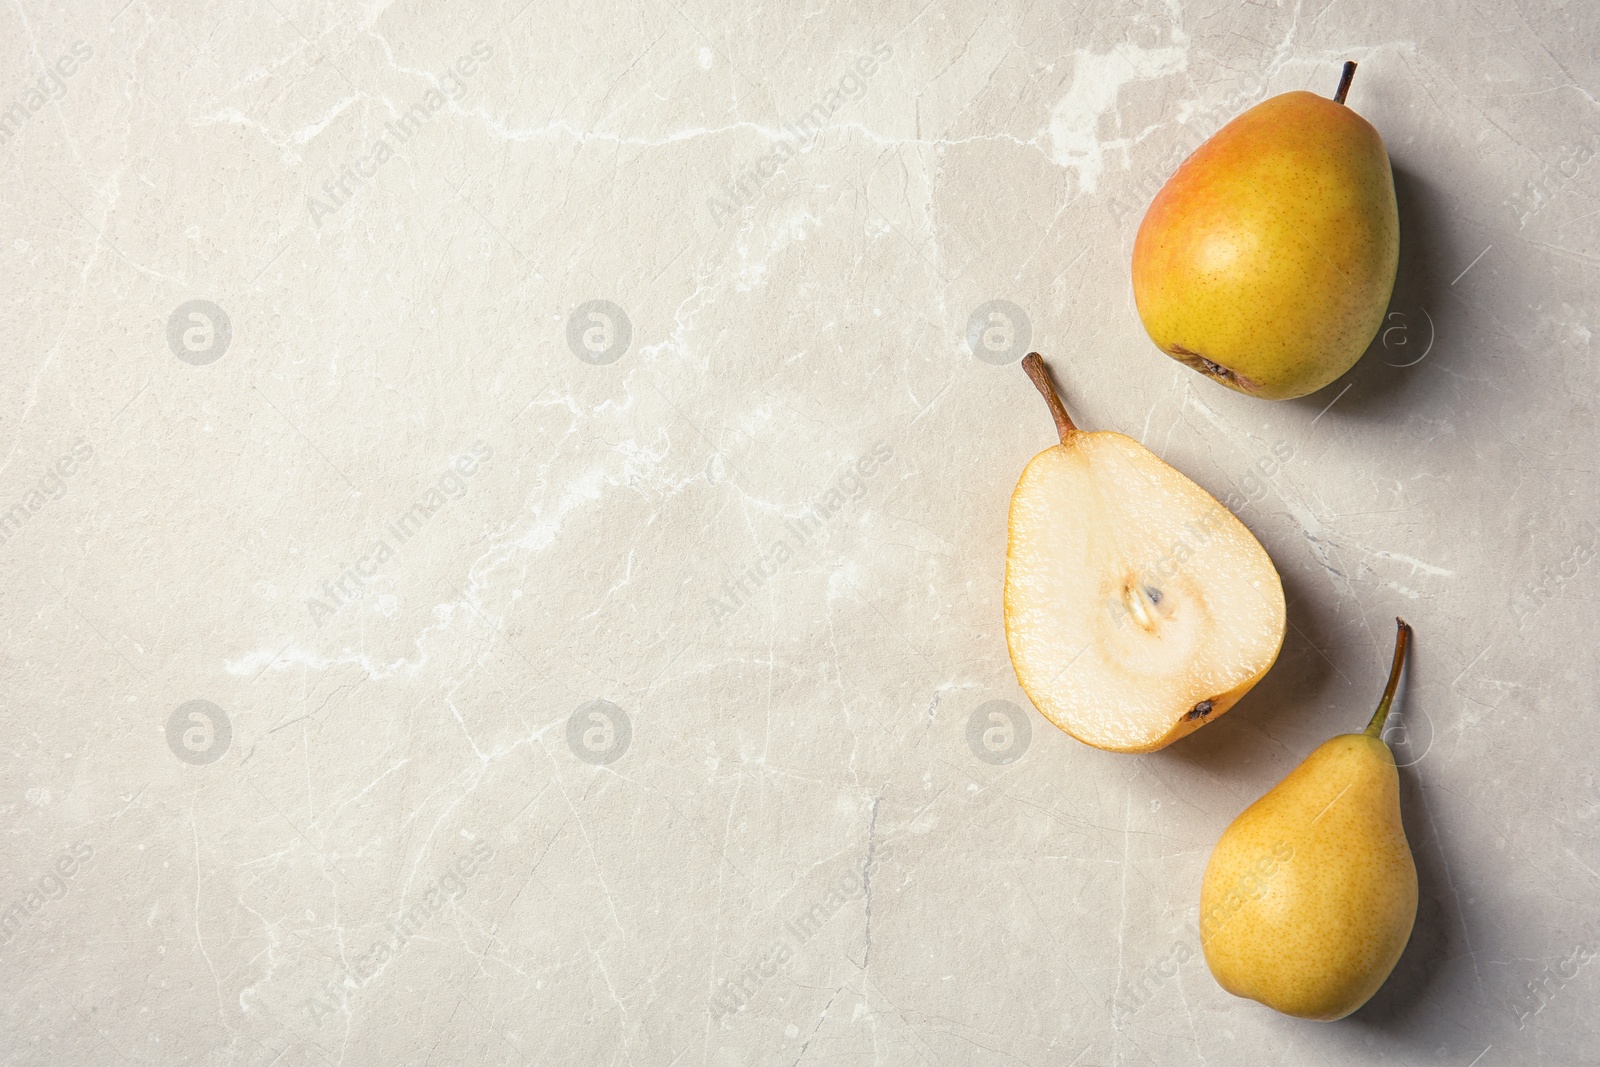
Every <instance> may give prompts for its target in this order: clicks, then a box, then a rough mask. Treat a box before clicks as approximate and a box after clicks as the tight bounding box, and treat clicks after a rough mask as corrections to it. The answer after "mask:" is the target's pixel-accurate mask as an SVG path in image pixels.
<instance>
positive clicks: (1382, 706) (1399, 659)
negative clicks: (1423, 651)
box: [1366, 619, 1411, 737]
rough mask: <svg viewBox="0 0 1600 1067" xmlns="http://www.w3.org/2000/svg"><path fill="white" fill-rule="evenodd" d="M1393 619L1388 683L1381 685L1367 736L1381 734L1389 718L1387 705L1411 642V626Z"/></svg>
mask: <svg viewBox="0 0 1600 1067" xmlns="http://www.w3.org/2000/svg"><path fill="white" fill-rule="evenodd" d="M1394 621H1395V625H1396V627H1397V629H1396V631H1395V635H1394V664H1393V666H1391V667H1390V668H1389V684H1388V685H1386V686H1384V687H1383V699H1382V700H1380V701H1378V710H1377V711H1375V712H1373V713H1372V721H1371V722H1369V723H1367V729H1366V734H1367V736H1368V737H1382V736H1383V724H1384V722H1385V721H1386V720H1387V719H1388V718H1389V705H1390V704H1392V703H1394V691H1395V687H1397V686H1398V685H1399V684H1400V668H1401V667H1403V666H1405V662H1406V646H1407V645H1409V644H1411V627H1409V626H1407V625H1406V620H1404V619H1395V620H1394Z"/></svg>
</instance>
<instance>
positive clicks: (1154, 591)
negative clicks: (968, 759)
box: [1005, 352, 1285, 752]
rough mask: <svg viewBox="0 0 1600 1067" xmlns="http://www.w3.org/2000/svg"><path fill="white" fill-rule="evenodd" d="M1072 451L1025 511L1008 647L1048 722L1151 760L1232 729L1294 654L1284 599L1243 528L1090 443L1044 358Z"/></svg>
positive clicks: (1030, 491)
mask: <svg viewBox="0 0 1600 1067" xmlns="http://www.w3.org/2000/svg"><path fill="white" fill-rule="evenodd" d="M1022 365H1023V369H1024V370H1026V371H1027V373H1028V376H1029V378H1031V379H1032V380H1033V383H1034V384H1035V385H1036V386H1037V387H1038V388H1039V391H1040V392H1041V393H1042V394H1043V395H1044V397H1045V401H1046V403H1048V404H1049V405H1050V412H1051V415H1052V416H1053V417H1054V419H1055V422H1056V429H1057V431H1058V432H1059V433H1060V436H1061V443H1060V444H1058V445H1055V446H1053V447H1051V448H1047V449H1045V450H1044V451H1043V452H1040V453H1039V454H1038V455H1037V456H1035V457H1034V458H1033V460H1032V461H1031V462H1029V464H1028V466H1027V469H1026V470H1024V471H1023V472H1022V477H1021V478H1020V479H1019V480H1018V482H1017V488H1016V490H1015V491H1014V492H1013V493H1012V495H1011V514H1010V521H1009V525H1008V533H1007V545H1006V584H1005V619H1006V644H1007V645H1008V647H1009V648H1010V651H1011V663H1012V666H1013V667H1014V668H1015V669H1016V672H1017V681H1018V682H1020V683H1021V685H1022V688H1023V690H1024V691H1025V692H1026V693H1027V694H1028V699H1030V700H1031V701H1033V705H1034V707H1036V708H1038V709H1039V711H1040V713H1041V714H1043V715H1044V717H1045V718H1047V719H1049V720H1050V721H1051V722H1053V723H1055V724H1056V725H1057V726H1059V727H1060V728H1061V729H1063V730H1065V731H1066V732H1067V733H1069V734H1071V735H1072V736H1073V737H1076V738H1077V739H1078V740H1080V741H1082V742H1084V743H1085V744H1089V745H1093V746H1095V747H1096V748H1104V749H1109V750H1111V751H1114V752H1149V751H1153V750H1155V749H1158V748H1163V747H1165V746H1166V745H1169V744H1171V743H1172V742H1173V741H1176V740H1177V739H1178V738H1180V737H1183V736H1184V735H1185V734H1189V733H1192V732H1193V731H1195V730H1198V729H1199V728H1200V727H1202V726H1204V725H1205V724H1206V723H1208V722H1212V721H1214V720H1215V719H1216V718H1217V717H1218V716H1220V715H1222V714H1223V713H1224V712H1226V711H1227V710H1228V709H1229V708H1231V707H1232V706H1233V705H1234V703H1236V702H1237V701H1238V700H1239V698H1240V697H1242V696H1244V694H1245V693H1247V692H1249V691H1250V688H1251V687H1252V686H1253V685H1255V684H1256V682H1258V681H1259V680H1260V679H1261V677H1262V676H1263V675H1264V674H1266V673H1267V669H1268V668H1270V667H1271V666H1272V663H1273V661H1274V660H1276V659H1277V657H1278V651H1279V649H1281V648H1282V647H1283V631H1284V621H1285V616H1284V603H1283V586H1282V584H1281V583H1280V582H1279V580H1278V572H1277V570H1276V569H1275V568H1274V567H1273V565H1272V560H1271V559H1270V558H1268V556H1267V553H1266V550H1265V549H1263V548H1262V547H1261V544H1260V542H1258V541H1257V540H1256V539H1255V537H1254V536H1252V535H1251V533H1250V531H1249V530H1247V529H1245V527H1244V524H1243V523H1241V522H1240V521H1239V520H1238V519H1236V518H1234V516H1233V514H1232V513H1231V512H1229V511H1228V509H1226V508H1224V507H1223V506H1222V505H1221V504H1220V503H1218V502H1217V500H1216V499H1215V498H1214V497H1212V496H1211V494H1209V493H1207V492H1206V491H1205V490H1204V489H1202V488H1200V487H1199V486H1198V485H1196V484H1195V483H1194V482H1192V481H1190V480H1189V479H1188V478H1185V477H1184V476H1183V475H1182V474H1179V473H1178V472H1177V471H1176V470H1174V469H1173V468H1172V467H1170V466H1168V465H1167V464H1166V463H1163V462H1162V461H1161V460H1160V459H1158V458H1157V457H1156V456H1155V455H1154V453H1152V452H1150V450H1149V449H1147V448H1145V447H1144V446H1143V445H1141V444H1139V443H1138V442H1137V441H1134V440H1133V439H1131V438H1129V437H1125V436H1123V435H1122V434H1119V433H1110V432H1105V431H1101V432H1095V433H1090V432H1086V431H1083V430H1079V429H1078V428H1077V427H1076V426H1074V425H1073V423H1072V419H1071V418H1070V417H1069V416H1068V415H1067V412H1066V408H1065V407H1063V406H1062V404H1061V399H1060V397H1058V396H1057V395H1056V392H1055V388H1054V386H1052V385H1051V383H1050V378H1049V371H1048V370H1047V369H1046V367H1045V364H1044V360H1043V359H1041V358H1040V356H1039V354H1038V353H1037V352H1035V353H1031V354H1030V355H1029V356H1028V357H1027V358H1026V359H1024V360H1023V361H1022Z"/></svg>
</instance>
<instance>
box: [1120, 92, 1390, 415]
mask: <svg viewBox="0 0 1600 1067" xmlns="http://www.w3.org/2000/svg"><path fill="white" fill-rule="evenodd" d="M1355 66H1356V65H1355V64H1354V63H1346V64H1345V70H1344V77H1343V78H1342V79H1341V80H1340V83H1339V91H1338V93H1337V94H1336V95H1335V96H1334V98H1333V99H1332V100H1328V99H1325V98H1324V97H1320V96H1317V95H1316V94H1315V93H1308V92H1292V93H1284V94H1283V95H1281V96H1275V97H1273V98H1272V99H1270V100H1267V101H1265V102H1263V103H1261V104H1257V105H1256V106H1255V107H1253V108H1251V109H1250V110H1249V111H1246V112H1245V113H1244V114H1243V115H1240V116H1239V117H1238V118H1236V119H1234V120H1233V121H1232V122H1230V123H1228V124H1227V125H1226V126H1224V127H1223V128H1222V129H1220V130H1218V131H1217V132H1216V134H1214V135H1213V136H1212V137H1211V139H1210V140H1209V141H1207V142H1206V143H1205V144H1203V145H1201V146H1200V147H1199V148H1198V149H1196V150H1195V152H1194V154H1193V155H1191V156H1190V157H1189V158H1188V159H1187V160H1185V161H1184V163H1183V165H1182V166H1181V167H1179V168H1178V171H1177V173H1175V174H1174V175H1173V176H1172V177H1171V179H1169V180H1168V182H1167V184H1166V185H1164V186H1162V188H1161V191H1160V192H1159V193H1157V194H1156V197H1155V199H1154V200H1153V201H1152V202H1151V204H1150V208H1149V210H1148V211H1147V212H1146V213H1145V217H1144V221H1143V222H1142V223H1140V225H1139V234H1138V237H1137V238H1135V240H1134V245H1133V296H1134V302H1135V303H1136V304H1137V305H1138V308H1139V317H1140V319H1142V320H1143V321H1144V328H1145V331H1146V332H1147V333H1149V335H1150V339H1151V340H1153V341H1154V342H1155V343H1156V346H1157V347H1158V348H1160V349H1161V350H1162V351H1163V352H1165V353H1167V354H1168V355H1170V356H1172V357H1173V358H1174V359H1176V360H1179V361H1180V362H1183V363H1185V364H1187V365H1188V366H1190V367H1193V368H1194V369H1195V370H1197V371H1200V372H1201V373H1202V374H1205V375H1207V376H1209V377H1211V378H1214V379H1216V380H1217V381H1219V382H1221V383H1222V384H1223V385H1226V386H1228V387H1229V388H1230V389H1237V390H1238V391H1239V392H1241V393H1249V394H1251V395H1252V396H1259V397H1264V398H1266V399H1268V400H1284V399H1287V398H1289V397H1296V396H1304V395H1305V394H1306V393H1310V392H1313V391H1315V390H1317V389H1321V388H1322V387H1323V386H1325V385H1327V384H1328V383H1329V382H1331V381H1333V380H1334V379H1335V378H1338V377H1339V376H1340V375H1341V374H1343V373H1344V372H1345V371H1347V370H1349V369H1350V368H1351V367H1352V366H1353V365H1354V364H1355V362H1356V360H1358V359H1360V358H1361V353H1362V352H1363V351H1365V350H1366V347H1367V345H1368V344H1370V343H1371V342H1372V338H1373V335H1374V334H1376V333H1377V332H1378V326H1379V325H1380V324H1381V323H1382V321H1383V315H1384V311H1385V310H1386V309H1387V307H1388V304H1389V297H1390V294H1391V293H1392V292H1393V290H1394V276H1395V268H1396V266H1397V265H1398V263H1399V256H1400V220H1399V214H1398V212H1397V211H1396V209H1395V199H1394V178H1393V175H1392V174H1391V173H1390V171H1389V157H1388V155H1387V153H1385V151H1384V148H1383V139H1382V138H1381V137H1379V136H1378V131H1377V130H1375V129H1373V128H1372V125H1371V124H1370V123H1368V122H1367V121H1366V120H1365V119H1363V118H1362V117H1361V116H1360V115H1357V114H1356V113H1355V112H1354V111H1352V110H1351V109H1350V108H1348V107H1346V106H1345V104H1344V97H1345V93H1346V92H1347V91H1348V90H1349V87H1350V78H1351V76H1352V75H1353V74H1354V72H1355Z"/></svg>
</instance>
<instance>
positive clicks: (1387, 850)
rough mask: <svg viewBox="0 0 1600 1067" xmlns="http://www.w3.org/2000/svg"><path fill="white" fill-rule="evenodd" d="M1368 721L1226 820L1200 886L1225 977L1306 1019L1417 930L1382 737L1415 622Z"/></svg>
mask: <svg viewBox="0 0 1600 1067" xmlns="http://www.w3.org/2000/svg"><path fill="white" fill-rule="evenodd" d="M1395 621H1396V622H1397V623H1398V624H1399V633H1398V636H1397V637H1396V640H1395V650H1394V665H1393V667H1392V668H1391V670H1390V674H1389V684H1388V686H1387V687H1386V688H1385V690H1384V693H1383V700H1382V702H1381V703H1380V704H1379V705H1378V710H1377V712H1376V713H1375V714H1374V715H1373V717H1372V721H1371V723H1369V724H1368V726H1367V729H1366V731H1365V732H1363V733H1359V734H1341V735H1340V736H1338V737H1335V738H1333V739H1331V740H1329V741H1327V742H1324V743H1323V744H1322V746H1321V747H1319V748H1318V749H1317V750H1316V751H1315V752H1313V753H1311V755H1310V756H1308V757H1306V760H1305V762H1304V763H1302V764H1300V766H1299V767H1297V768H1295V770H1294V771H1293V772H1292V773H1290V775H1289V776H1288V777H1287V778H1285V779H1284V780H1283V781H1281V782H1279V783H1278V784H1277V785H1276V786H1274V787H1273V788H1272V790H1271V791H1270V792H1268V793H1267V794H1266V795H1265V796H1263V797H1262V798H1261V799H1260V800H1258V801H1256V802H1255V803H1254V804H1252V805H1250V806H1249V807H1248V808H1246V809H1245V810H1244V812H1243V813H1242V814H1240V815H1239V817H1238V818H1237V819H1235V820H1233V823H1232V824H1231V825H1230V826H1229V827H1228V829H1227V830H1226V831H1225V832H1224V833H1223V835H1222V839H1221V840H1220V841H1218V842H1217V847H1216V849H1215V850H1213V851H1212V853H1211V860H1210V862H1209V863H1207V865H1206V873H1205V879H1204V881H1203V882H1202V884H1201V888H1200V944H1201V946H1202V948H1203V949H1204V951H1205V957H1206V964H1207V965H1208V966H1209V967H1210V968H1211V973H1212V975H1213V976H1215V978H1216V980H1217V983H1218V984H1219V985H1221V986H1222V988H1224V989H1226V990H1227V991H1228V992H1230V993H1232V994H1234V995H1235V996H1240V997H1249V998H1250V999H1251V1000H1258V1001H1260V1002H1261V1003H1263V1004H1265V1005H1267V1006H1268V1007H1269V1008H1274V1009H1276V1010H1278V1011H1281V1012H1283V1013H1284V1014H1285V1015H1294V1016H1298V1017H1300V1018H1302V1019H1317V1020H1323V1021H1327V1020H1333V1019H1342V1018H1344V1017H1345V1016H1346V1015H1349V1014H1350V1013H1351V1012H1353V1011H1355V1010H1356V1009H1357V1008H1359V1007H1361V1005H1363V1004H1365V1003H1366V1002H1367V1000H1368V999H1369V998H1371V996H1372V994H1374V993H1376V992H1377V991H1378V987H1379V986H1381V985H1383V982H1384V980H1385V979H1386V978H1388V977H1389V972H1390V971H1392V970H1394V965H1395V964H1396V963H1397V962H1398V961H1399V959H1400V953H1401V952H1402V951H1404V949H1405V947H1406V942H1407V941H1408V940H1409V939H1410V937H1411V925H1412V923H1413V921H1414V920H1415V919H1416V914H1417V868H1416V864H1415V863H1414V862H1413V860H1412V858H1411V847H1410V846H1409V845H1408V844H1407V843H1406V834H1405V830H1404V828H1403V827H1402V826H1401V824H1400V786H1399V776H1398V774H1397V773H1396V771H1395V764H1394V756H1393V754H1392V753H1390V751H1389V746H1388V745H1387V744H1385V743H1384V742H1383V740H1382V738H1381V737H1380V735H1381V734H1382V732H1383V724H1384V720H1385V719H1386V718H1387V717H1388V714H1389V706H1390V704H1391V702H1392V701H1393V700H1394V692H1395V686H1396V684H1397V683H1398V681H1399V677H1400V667H1401V665H1402V664H1403V663H1404V662H1405V654H1406V645H1407V643H1408V638H1409V636H1410V633H1411V628H1410V627H1409V626H1407V625H1406V624H1405V623H1404V622H1403V621H1401V620H1399V619H1396V620H1395Z"/></svg>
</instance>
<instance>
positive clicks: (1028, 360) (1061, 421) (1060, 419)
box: [1022, 352, 1078, 444]
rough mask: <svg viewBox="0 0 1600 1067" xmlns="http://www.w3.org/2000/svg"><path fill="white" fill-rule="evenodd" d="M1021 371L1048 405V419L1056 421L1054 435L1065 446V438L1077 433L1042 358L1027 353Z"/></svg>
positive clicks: (1034, 353)
mask: <svg viewBox="0 0 1600 1067" xmlns="http://www.w3.org/2000/svg"><path fill="white" fill-rule="evenodd" d="M1022 369H1023V370H1025V371H1027V372H1028V377H1029V378H1031V379H1032V380H1033V384H1034V385H1036V386H1037V387H1038V389H1039V392H1040V393H1041V394H1042V395H1043V396H1044V402H1045V403H1046V404H1049V405H1050V417H1051V418H1052V419H1055V420H1056V433H1058V434H1060V435H1061V441H1062V443H1063V444H1065V443H1066V441H1067V438H1069V437H1071V436H1072V435H1073V434H1075V433H1077V432H1078V428H1077V427H1076V426H1074V425H1072V416H1071V415H1068V414H1067V409H1066V406H1065V405H1063V404H1062V403H1061V397H1060V396H1058V395H1056V387H1055V385H1054V384H1053V383H1052V382H1051V381H1050V369H1049V368H1048V367H1046V366H1045V365H1044V357H1043V356H1041V355H1039V353H1037V352H1029V353H1028V354H1027V355H1026V356H1025V357H1023V360H1022Z"/></svg>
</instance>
